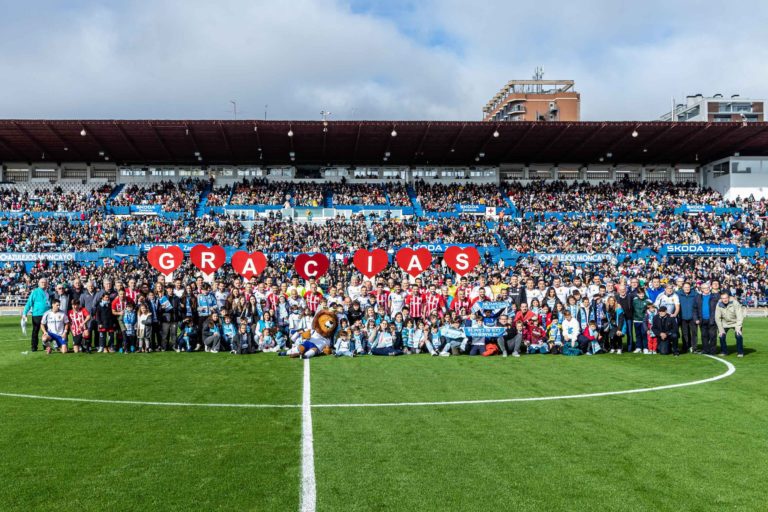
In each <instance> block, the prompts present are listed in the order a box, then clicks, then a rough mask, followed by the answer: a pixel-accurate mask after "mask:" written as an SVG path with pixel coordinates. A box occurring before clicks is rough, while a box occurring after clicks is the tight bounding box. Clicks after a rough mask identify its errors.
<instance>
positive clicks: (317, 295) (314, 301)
mask: <svg viewBox="0 0 768 512" xmlns="http://www.w3.org/2000/svg"><path fill="white" fill-rule="evenodd" d="M322 298H323V294H322V292H320V291H318V289H317V284H316V283H312V284H311V285H309V290H308V291H307V292H306V293H305V294H304V302H306V303H307V307H308V308H309V310H310V311H311V312H312V313H314V312H316V311H317V307H318V306H319V305H320V301H321V300H322Z"/></svg>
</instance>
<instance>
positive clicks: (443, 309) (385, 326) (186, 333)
mask: <svg viewBox="0 0 768 512" xmlns="http://www.w3.org/2000/svg"><path fill="white" fill-rule="evenodd" d="M283 263H285V262H283ZM73 270H74V269H73ZM94 274H95V273H94ZM100 276H101V280H100V281H96V280H95V279H94V278H92V277H89V276H88V273H87V271H85V272H84V269H83V268H80V269H79V270H78V271H77V272H76V273H73V274H70V276H69V279H61V280H59V281H57V282H56V283H55V285H54V286H53V287H51V286H50V282H49V281H48V279H47V278H46V277H42V278H40V279H39V281H38V286H37V288H35V289H34V290H32V292H31V293H30V295H29V298H28V299H27V302H26V305H25V307H24V310H23V321H24V322H26V321H27V317H28V316H30V317H31V320H32V333H31V349H32V350H33V351H36V350H38V348H39V343H40V341H41V340H42V343H43V346H44V348H45V350H46V351H47V352H49V353H50V352H52V351H54V350H59V351H61V352H67V351H69V348H70V346H71V347H72V349H73V350H74V351H75V352H91V351H96V352H122V353H131V352H152V351H167V350H176V351H177V352H194V351H207V352H213V353H216V352H221V351H228V352H232V353H236V354H243V353H253V352H278V353H283V352H285V351H288V350H289V349H291V347H292V345H293V344H294V341H295V339H296V337H295V335H296V334H297V333H301V332H305V331H310V330H312V327H313V319H314V317H315V315H316V314H317V313H318V312H321V311H322V312H328V311H330V312H332V313H333V314H334V315H336V318H337V325H338V329H336V330H335V332H334V333H333V336H332V340H331V343H330V344H331V346H332V351H333V352H334V353H335V354H337V355H339V356H341V355H345V356H357V355H366V354H373V355H402V354H419V353H428V354H432V355H434V356H443V357H449V356H451V355H459V354H468V355H483V356H492V355H495V354H500V355H502V356H508V355H512V356H515V357H517V356H519V355H521V354H524V353H529V354H533V353H552V354H563V355H581V354H587V355H594V354H600V353H613V354H622V353H623V352H634V353H643V354H674V355H679V354H680V353H693V352H700V353H703V354H721V355H725V354H727V351H728V348H727V343H726V336H727V333H728V332H729V331H731V330H733V331H734V334H735V339H736V351H737V353H738V355H739V356H740V357H741V356H743V355H744V344H743V331H742V328H743V322H744V308H743V306H742V305H741V304H740V303H739V301H738V300H737V299H736V298H734V297H733V296H732V294H731V292H730V291H729V290H727V289H724V288H722V287H721V282H720V279H717V278H712V279H710V280H709V281H705V282H697V283H693V284H692V283H691V282H689V281H687V280H686V279H684V278H679V279H677V280H675V279H672V278H671V277H670V276H660V277H653V278H652V279H650V280H647V281H646V280H645V279H644V278H638V277H632V278H629V279H624V278H622V279H618V280H614V279H611V278H603V277H602V276H601V275H599V274H594V275H584V274H583V273H582V272H579V273H578V274H548V275H546V276H539V277H538V278H536V276H532V275H525V274H523V275H517V274H513V273H510V272H508V271H499V270H498V269H495V268H494V267H490V266H485V265H480V266H478V267H477V268H476V270H475V271H474V272H473V273H471V274H470V275H468V276H464V277H460V278H459V277H457V276H455V274H452V273H451V272H450V271H448V270H447V269H445V267H442V266H440V267H438V268H433V269H432V270H430V271H429V272H426V273H425V274H423V275H422V276H420V277H418V278H416V279H413V278H408V277H407V276H406V275H405V274H402V273H401V272H400V271H399V270H394V269H390V270H387V271H385V272H384V273H382V274H381V275H380V276H379V277H377V278H374V279H372V280H369V279H364V278H362V276H360V275H359V274H358V273H357V272H354V271H349V270H348V268H344V269H343V270H342V267H341V265H338V264H336V265H334V266H333V269H332V272H331V273H329V275H328V276H325V277H324V278H323V279H319V280H315V279H309V280H307V281H304V280H301V279H300V278H299V277H298V276H296V275H295V274H294V272H293V271H292V270H290V269H289V267H287V266H286V265H285V264H284V265H283V266H282V267H281V266H279V265H276V264H275V265H273V266H270V267H268V268H267V270H265V272H264V273H263V274H262V275H261V276H259V277H255V278H252V279H251V280H246V279H243V278H240V277H239V276H237V275H235V274H233V273H232V272H231V270H229V269H220V270H219V272H218V273H217V274H216V275H215V276H213V280H208V279H204V277H203V276H202V275H199V274H196V273H195V272H194V270H193V269H192V268H191V267H189V266H185V267H183V268H182V269H180V270H179V271H177V272H176V275H175V276H174V278H173V279H172V280H166V279H165V278H164V276H162V275H160V274H157V273H156V272H154V271H152V270H147V268H146V266H144V265H136V266H127V265H126V266H116V267H114V268H111V269H108V270H107V271H104V272H102V273H101V274H100ZM662 280H663V281H665V282H664V283H662Z"/></svg>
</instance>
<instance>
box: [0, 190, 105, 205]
mask: <svg viewBox="0 0 768 512" xmlns="http://www.w3.org/2000/svg"><path fill="white" fill-rule="evenodd" d="M111 191H112V186H111V185H106V184H105V185H103V186H101V187H97V188H93V189H86V190H82V189H80V188H67V189H65V188H63V187H61V186H55V187H47V188H46V187H41V188H35V189H32V190H29V189H26V188H19V189H17V188H11V187H8V188H0V211H23V212H92V211H94V210H98V209H101V208H104V206H105V205H106V203H107V198H108V197H109V194H110V192H111Z"/></svg>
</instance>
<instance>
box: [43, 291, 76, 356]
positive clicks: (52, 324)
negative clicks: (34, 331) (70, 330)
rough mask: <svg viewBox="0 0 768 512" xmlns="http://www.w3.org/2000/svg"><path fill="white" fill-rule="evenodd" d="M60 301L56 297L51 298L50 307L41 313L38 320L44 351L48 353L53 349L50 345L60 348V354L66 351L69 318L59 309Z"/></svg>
mask: <svg viewBox="0 0 768 512" xmlns="http://www.w3.org/2000/svg"><path fill="white" fill-rule="evenodd" d="M59 306H60V302H59V300H58V299H53V301H52V302H51V309H49V310H48V311H46V312H45V313H44V314H43V318H42V319H41V320H40V327H41V328H42V330H43V346H44V347H45V353H46V354H50V353H51V350H53V348H55V347H52V345H53V344H54V343H55V344H56V346H57V347H58V348H59V350H61V353H62V354H66V353H67V326H68V324H69V318H67V315H65V314H64V312H63V311H60V310H59Z"/></svg>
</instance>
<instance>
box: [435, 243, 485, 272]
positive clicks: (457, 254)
mask: <svg viewBox="0 0 768 512" xmlns="http://www.w3.org/2000/svg"><path fill="white" fill-rule="evenodd" d="M443 259H444V260H445V264H446V265H448V267H450V268H451V270H453V271H454V272H456V273H457V274H459V275H460V276H463V275H466V274H469V273H470V272H471V271H472V269H473V268H475V267H476V266H477V264H478V263H480V253H479V252H477V248H475V247H464V248H461V247H457V246H455V245H452V246H450V247H448V248H447V249H446V250H445V254H444V255H443Z"/></svg>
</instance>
